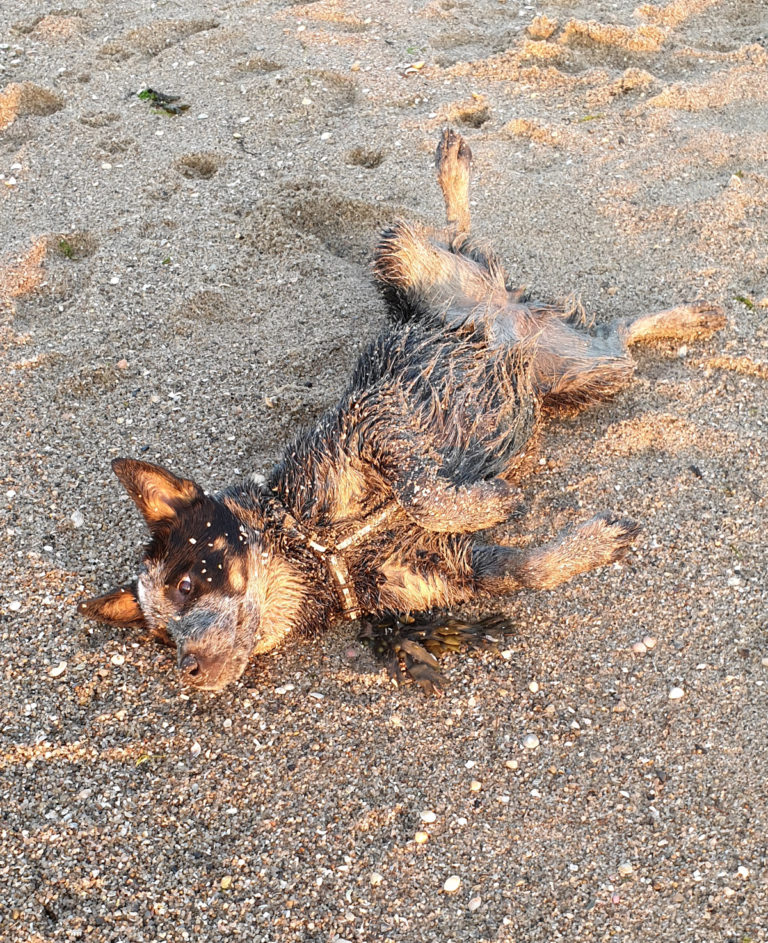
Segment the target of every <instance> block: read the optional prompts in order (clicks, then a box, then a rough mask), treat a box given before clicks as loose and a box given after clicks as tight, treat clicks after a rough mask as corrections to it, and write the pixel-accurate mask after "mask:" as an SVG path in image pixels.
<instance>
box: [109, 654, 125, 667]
mask: <svg viewBox="0 0 768 943" xmlns="http://www.w3.org/2000/svg"><path fill="white" fill-rule="evenodd" d="M109 660H110V661H111V662H112V664H113V665H123V664H125V655H121V654H119V653H118V654H116V655H113V656H112V657H111V658H110V659H109Z"/></svg>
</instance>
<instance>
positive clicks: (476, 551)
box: [79, 131, 724, 691]
mask: <svg viewBox="0 0 768 943" xmlns="http://www.w3.org/2000/svg"><path fill="white" fill-rule="evenodd" d="M470 162H471V154H470V151H469V148H468V146H467V145H466V143H465V142H464V140H463V139H462V138H461V137H460V136H459V135H457V134H454V133H453V132H451V131H446V132H445V133H444V134H443V136H442V139H441V141H440V143H439V145H438V148H437V175H438V182H439V184H440V187H441V189H442V191H443V196H444V198H445V204H446V213H447V226H446V227H445V228H444V229H442V230H440V231H431V230H426V229H423V228H420V227H417V226H412V225H409V224H407V223H397V224H396V225H394V226H393V227H392V228H391V229H389V230H387V231H386V232H384V234H383V235H382V237H381V240H380V242H379V245H378V248H377V250H376V262H375V268H374V272H375V277H376V279H377V281H378V283H379V285H380V286H381V289H382V291H383V294H384V296H385V298H386V300H387V303H388V305H389V307H390V311H391V315H392V324H391V327H390V328H389V329H388V330H386V331H385V332H384V333H383V334H382V335H381V336H380V337H378V338H377V339H376V340H375V341H373V343H372V344H371V345H370V346H369V347H368V348H367V349H366V350H365V351H364V352H363V354H362V355H361V357H360V360H359V362H358V364H357V368H356V370H355V372H354V374H353V376H352V379H351V381H350V383H349V385H348V387H347V389H346V391H345V392H344V394H343V395H342V397H341V400H340V402H339V403H338V405H336V406H335V407H333V408H332V409H330V410H329V411H328V412H326V413H325V414H324V415H323V416H322V417H321V419H320V420H319V421H318V423H317V425H316V426H315V427H314V428H313V429H310V430H308V431H306V432H303V433H302V434H300V435H299V436H298V437H297V439H296V440H295V441H294V442H293V443H292V444H291V445H290V446H289V447H288V449H287V450H286V452H285V455H284V457H283V459H282V460H281V461H280V462H279V463H278V464H277V466H276V467H275V468H274V469H273V470H272V472H271V473H270V475H269V476H268V478H267V480H266V482H263V481H261V482H259V481H257V480H255V479H253V480H247V481H245V482H242V483H239V484H235V485H233V486H231V487H229V488H227V489H225V490H224V491H221V492H218V493H216V494H208V493H207V492H206V491H204V490H203V489H202V488H201V487H200V486H199V485H197V484H195V482H193V481H189V480H187V479H184V478H177V477H176V476H175V475H173V474H171V473H170V472H169V471H167V470H165V469H164V468H161V467H159V466H157V465H151V464H149V463H147V462H140V461H136V460H133V459H127V458H121V459H117V460H116V461H114V462H113V463H112V467H113V469H114V471H115V473H116V475H117V477H118V478H119V480H120V482H121V483H122V484H123V486H124V487H125V488H126V490H127V491H128V494H129V495H130V497H131V498H132V499H133V501H134V502H135V503H136V505H137V507H138V508H139V510H140V511H141V513H142V515H143V516H144V519H145V521H146V523H147V526H148V528H149V532H150V535H151V540H150V543H149V545H148V547H147V548H146V550H145V553H144V559H143V562H142V564H141V567H140V571H139V575H138V578H137V580H136V581H135V582H133V583H131V584H130V585H128V586H124V587H122V588H119V589H116V590H114V591H113V592H111V593H108V594H107V595H105V596H101V597H98V598H96V599H91V600H88V601H87V602H84V603H82V604H81V605H80V607H79V609H80V612H81V613H82V614H83V615H85V616H88V617H91V618H94V619H98V620H100V621H103V622H108V623H112V624H115V625H142V626H145V627H146V628H148V629H149V630H150V631H151V632H152V633H153V634H154V635H156V636H158V637H159V638H161V639H163V640H164V641H166V642H168V643H169V644H172V645H175V646H176V649H177V654H178V667H179V670H180V672H181V675H182V677H183V680H184V681H185V682H187V683H188V684H190V685H193V686H195V687H197V688H201V689H204V690H210V691H216V690H220V689H221V688H223V687H224V686H225V685H227V684H229V683H230V682H232V681H234V680H235V679H237V678H239V677H240V676H241V675H242V673H243V671H244V670H245V667H246V665H247V663H248V659H249V657H250V655H251V654H252V653H260V652H266V651H269V650H270V649H272V648H274V647H275V646H277V645H279V644H280V643H281V642H283V640H284V639H286V638H287V637H288V636H290V635H291V634H293V633H305V634H307V633H316V632H318V631H321V630H323V629H324V628H325V627H327V626H329V625H330V624H332V623H333V621H334V620H336V619H339V618H341V617H347V618H350V619H357V618H360V617H362V616H365V615H369V614H370V615H372V616H373V617H374V618H375V617H377V616H382V615H385V614H387V613H391V614H395V613H399V614H402V615H403V617H404V618H403V620H402V621H400V620H399V619H398V618H396V617H395V616H394V615H391V616H390V617H389V619H388V621H387V618H386V617H385V619H384V621H383V622H381V623H380V624H379V628H380V629H381V630H382V632H383V635H381V637H382V638H383V637H384V636H386V635H387V633H389V640H390V642H392V644H393V646H394V647H393V649H392V650H393V651H394V652H395V653H396V655H395V661H397V655H398V654H399V655H400V657H402V658H403V659H404V661H405V666H406V668H407V669H409V672H410V674H411V676H412V677H414V678H415V679H416V680H421V681H423V682H424V683H425V686H430V685H431V684H432V683H433V682H434V681H435V679H436V677H437V676H436V675H435V674H434V672H433V668H434V664H433V662H434V659H432V657H431V655H429V654H428V653H427V652H426V651H425V650H424V646H426V647H427V648H434V647H437V648H439V647H440V639H441V637H442V638H443V639H445V638H449V639H450V638H457V637H460V636H461V635H462V634H463V635H466V636H467V637H469V638H471V636H472V635H473V627H471V626H464V627H462V626H460V625H457V624H451V623H450V622H449V623H434V624H432V625H426V626H416V627H414V629H413V632H412V633H411V635H410V636H409V633H408V626H407V625H404V623H405V622H406V621H407V619H406V618H405V616H406V614H408V613H411V612H414V611H421V610H427V609H432V608H442V607H449V606H454V605H456V604H457V603H460V602H462V601H465V600H468V599H471V598H472V597H474V596H476V595H478V594H490V595H501V594H507V593H512V592H514V591H516V590H519V589H523V588H529V589H550V588H552V587H554V586H557V585H558V584H560V583H562V582H564V581H566V580H570V579H571V578H572V577H574V576H576V575H577V574H579V573H584V572H586V571H588V570H592V569H594V568H596V567H600V566H604V565H606V564H609V563H612V562H613V561H615V560H619V559H621V557H622V556H623V555H624V554H625V553H626V551H627V548H628V547H629V544H630V542H631V541H632V539H633V538H634V537H635V535H636V534H637V530H638V528H637V526H636V524H635V523H634V522H633V521H631V520H626V519H618V518H616V517H615V516H613V515H611V514H608V513H603V514H598V515H597V516H596V517H593V518H591V519H590V520H587V521H586V522H584V523H582V524H579V525H577V526H576V527H574V528H573V529H572V530H570V531H569V532H567V533H566V534H565V535H563V536H561V537H560V538H559V539H557V540H555V541H554V542H553V543H551V544H547V545H546V546H544V547H541V548H538V549H526V550H520V549H515V548H510V547H505V546H500V545H496V544H494V543H492V542H489V541H488V540H486V539H484V538H482V537H478V536H477V534H478V532H481V531H485V530H487V529H488V528H491V527H493V526H494V525H496V524H500V523H502V522H504V521H506V520H507V519H508V518H509V517H510V516H511V515H512V513H513V512H514V511H515V509H516V508H517V507H518V504H519V491H518V489H517V487H516V484H515V482H516V480H517V479H518V478H519V476H520V475H521V473H522V465H523V462H524V460H525V456H526V450H527V449H528V448H529V444H530V442H531V437H532V434H533V432H534V430H535V428H536V424H537V422H538V418H539V414H540V412H541V409H542V407H545V408H546V409H547V411H548V412H549V413H551V412H553V411H557V409H558V408H565V407H568V408H570V407H574V406H577V407H578V406H582V405H586V404H589V403H592V402H596V401H599V400H601V399H604V398H605V397H608V396H610V395H612V394H614V393H615V392H616V391H617V390H619V389H621V388H622V387H624V386H625V385H626V384H627V383H628V382H629V380H630V378H631V376H632V372H633V370H634V363H633V361H632V359H631V357H630V356H629V355H628V353H627V348H628V346H629V345H631V344H634V343H637V342H641V341H644V340H647V339H655V338H679V339H690V338H693V337H695V336H703V335H707V334H709V333H711V332H712V331H715V330H717V329H718V328H720V327H721V326H722V325H723V323H724V319H723V315H722V312H721V311H720V309H718V308H716V307H713V306H710V305H681V306H679V307H676V308H673V309H671V310H668V311H662V312H659V313H656V314H651V315H645V316H641V317H638V318H636V319H634V320H624V321H615V322H613V323H611V324H608V325H606V326H602V327H600V328H599V329H597V330H596V331H592V332H590V331H588V330H586V329H585V328H584V327H583V325H582V324H581V321H580V318H579V316H578V313H569V312H566V311H564V310H563V309H561V308H557V307H553V306H550V305H544V304H538V303H535V302H529V301H525V300H523V297H522V295H521V293H520V292H516V291H514V290H510V288H509V287H508V285H507V281H506V276H505V273H504V270H503V268H502V266H501V264H500V263H499V261H498V259H497V258H496V257H495V256H494V255H493V254H492V253H490V252H488V251H487V250H485V249H483V248H481V247H480V246H479V245H478V244H477V243H475V242H474V241H473V240H472V239H471V238H470V236H469V229H470V214H469V170H470ZM487 628H488V627H487V626H484V625H483V624H482V623H481V624H478V625H476V626H475V627H474V630H475V634H476V636H477V638H478V640H482V638H483V637H484V635H485V632H486V629H487ZM371 631H372V632H373V634H376V631H377V630H376V629H374V630H370V627H369V634H371ZM441 633H442V635H441ZM450 644H451V643H450V641H449V643H448V647H450Z"/></svg>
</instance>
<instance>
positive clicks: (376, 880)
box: [371, 871, 384, 887]
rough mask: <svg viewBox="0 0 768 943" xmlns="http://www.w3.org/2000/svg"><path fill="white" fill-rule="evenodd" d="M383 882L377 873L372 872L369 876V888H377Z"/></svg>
mask: <svg viewBox="0 0 768 943" xmlns="http://www.w3.org/2000/svg"><path fill="white" fill-rule="evenodd" d="M383 880H384V877H383V876H382V875H381V874H379V872H378V871H374V872H373V874H372V875H371V887H378V886H379V885H380V884H381V882H382V881H383Z"/></svg>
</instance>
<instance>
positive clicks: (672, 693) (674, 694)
mask: <svg viewBox="0 0 768 943" xmlns="http://www.w3.org/2000/svg"><path fill="white" fill-rule="evenodd" d="M684 694H685V691H684V690H683V689H682V688H678V687H674V688H670V689H669V699H670V701H679V700H680V698H681V697H682V696H683V695H684Z"/></svg>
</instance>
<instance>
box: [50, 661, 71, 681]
mask: <svg viewBox="0 0 768 943" xmlns="http://www.w3.org/2000/svg"><path fill="white" fill-rule="evenodd" d="M66 670H67V663H66V662H65V661H60V662H59V663H58V665H55V666H54V667H53V668H51V669H50V670H49V672H48V674H49V675H50V676H51V677H52V678H60V677H61V676H62V675H63V674H64V672H65V671H66Z"/></svg>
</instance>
